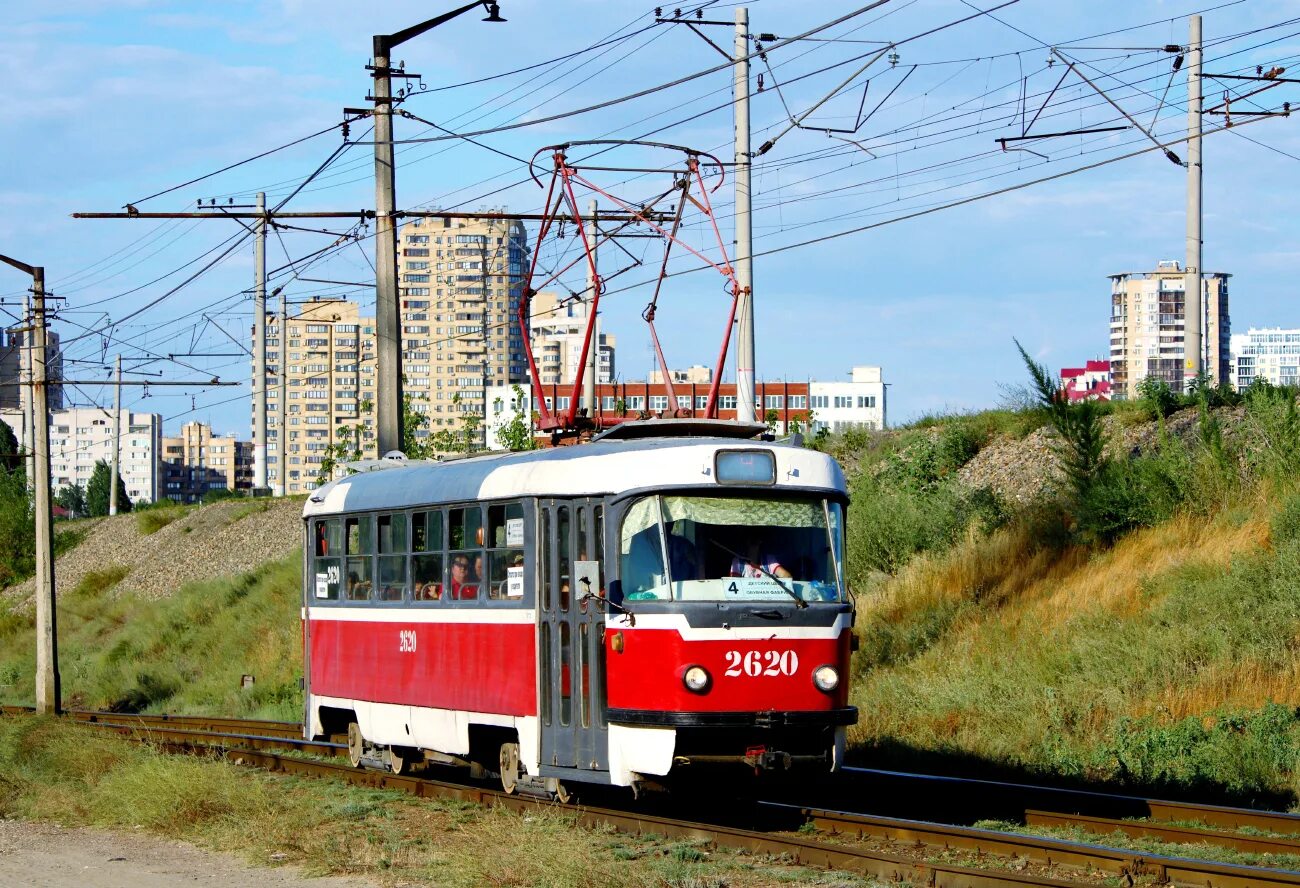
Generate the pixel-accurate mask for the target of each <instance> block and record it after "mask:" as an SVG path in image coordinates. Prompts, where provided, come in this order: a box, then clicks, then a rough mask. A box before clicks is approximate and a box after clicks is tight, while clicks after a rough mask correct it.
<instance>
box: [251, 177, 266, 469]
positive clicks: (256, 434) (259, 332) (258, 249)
mask: <svg viewBox="0 0 1300 888" xmlns="http://www.w3.org/2000/svg"><path fill="white" fill-rule="evenodd" d="M257 215H258V219H257V222H256V223H254V224H255V226H256V228H255V229H254V231H255V234H256V236H255V237H254V238H253V490H254V491H258V490H265V489H266V194H265V193H263V192H261V191H259V192H258V193H257Z"/></svg>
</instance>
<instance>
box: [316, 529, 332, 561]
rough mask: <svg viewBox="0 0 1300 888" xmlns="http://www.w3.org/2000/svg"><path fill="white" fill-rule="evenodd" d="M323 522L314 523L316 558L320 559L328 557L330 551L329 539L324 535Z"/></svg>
mask: <svg viewBox="0 0 1300 888" xmlns="http://www.w3.org/2000/svg"><path fill="white" fill-rule="evenodd" d="M325 527H326V525H325V522H324V521H317V522H316V557H317V558H321V557H324V556H326V555H328V554H329V553H330V552H329V549H330V543H329V537H328V536H327V535H326V531H325Z"/></svg>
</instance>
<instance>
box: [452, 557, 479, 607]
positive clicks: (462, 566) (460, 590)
mask: <svg viewBox="0 0 1300 888" xmlns="http://www.w3.org/2000/svg"><path fill="white" fill-rule="evenodd" d="M451 597H452V598H454V599H466V598H478V586H476V585H474V584H473V583H472V582H471V578H470V568H469V556H468V555H453V556H452V559H451Z"/></svg>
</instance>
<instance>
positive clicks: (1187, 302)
mask: <svg viewBox="0 0 1300 888" xmlns="http://www.w3.org/2000/svg"><path fill="white" fill-rule="evenodd" d="M1187 62H1188V64H1187V267H1186V268H1185V269H1184V276H1183V357H1184V368H1185V369H1184V371H1183V372H1184V376H1185V380H1184V386H1183V389H1184V391H1186V389H1187V383H1190V382H1191V381H1192V380H1194V379H1196V378H1197V377H1198V376H1200V375H1201V372H1202V364H1201V352H1202V347H1201V340H1202V335H1201V318H1202V317H1203V315H1202V310H1201V297H1202V292H1201V291H1202V288H1203V286H1204V285H1203V284H1202V282H1201V277H1202V276H1201V174H1202V167H1201V17H1200V16H1199V15H1194V16H1192V17H1191V36H1190V39H1189V42H1188V52H1187ZM1217 372H1218V362H1217V361H1215V363H1214V372H1212V373H1210V374H1209V375H1210V376H1211V378H1213V377H1214V376H1215V375H1217Z"/></svg>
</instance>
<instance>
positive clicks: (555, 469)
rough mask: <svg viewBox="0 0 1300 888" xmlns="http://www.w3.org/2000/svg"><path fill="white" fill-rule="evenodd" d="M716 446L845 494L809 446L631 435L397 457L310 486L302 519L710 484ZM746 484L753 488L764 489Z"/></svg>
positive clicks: (785, 483)
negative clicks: (763, 453)
mask: <svg viewBox="0 0 1300 888" xmlns="http://www.w3.org/2000/svg"><path fill="white" fill-rule="evenodd" d="M719 450H770V451H771V452H772V453H773V455H774V458H775V460H776V489H784V490H797V489H800V488H805V489H809V490H821V491H827V490H833V491H839V492H840V493H843V494H845V495H847V487H846V485H845V482H844V473H843V471H841V469H840V466H839V464H838V463H837V462H836V461H835V460H834V459H832V458H831V457H829V456H827V455H826V454H824V453H820V452H818V451H816V450H808V449H806V448H804V447H796V446H791V445H788V444H776V443H772V442H764V441H745V440H737V439H736V438H734V437H733V438H726V437H690V438H638V439H633V440H617V439H615V440H601V441H592V442H590V443H588V444H577V445H573V446H569V447H554V448H549V449H545V450H532V451H527V452H523V453H506V452H503V453H489V454H484V455H481V456H473V457H468V458H465V459H454V460H447V461H444V462H436V461H419V462H411V463H403V462H400V461H398V462H395V463H393V464H390V465H389V466H386V467H384V468H382V469H376V470H373V471H364V472H360V473H358V474H355V475H349V476H348V477H346V478H340V479H338V480H337V481H331V482H330V483H329V484H326V485H324V486H322V487H320V488H318V489H317V490H315V491H314V492H313V493H312V494H311V495H310V496H309V497H308V499H307V505H306V506H305V507H304V509H303V517H311V516H313V515H330V514H336V513H338V512H351V511H367V510H372V509H402V508H411V507H415V506H420V505H425V504H429V503H446V502H469V501H474V500H489V499H500V498H509V497H517V496H554V497H571V496H604V495H607V494H617V493H622V492H626V491H631V490H643V489H655V488H673V487H689V486H698V485H710V484H713V483H715V481H714V471H715V469H714V454H715V453H717V452H718V451H719ZM380 462H382V461H376V462H375V463H371V465H378V464H379V463H380ZM727 487H728V488H732V489H734V486H733V485H727ZM753 489H754V490H755V492H756V493H757V492H759V491H762V490H765V489H772V488H770V487H765V486H764V487H755V488H753Z"/></svg>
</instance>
